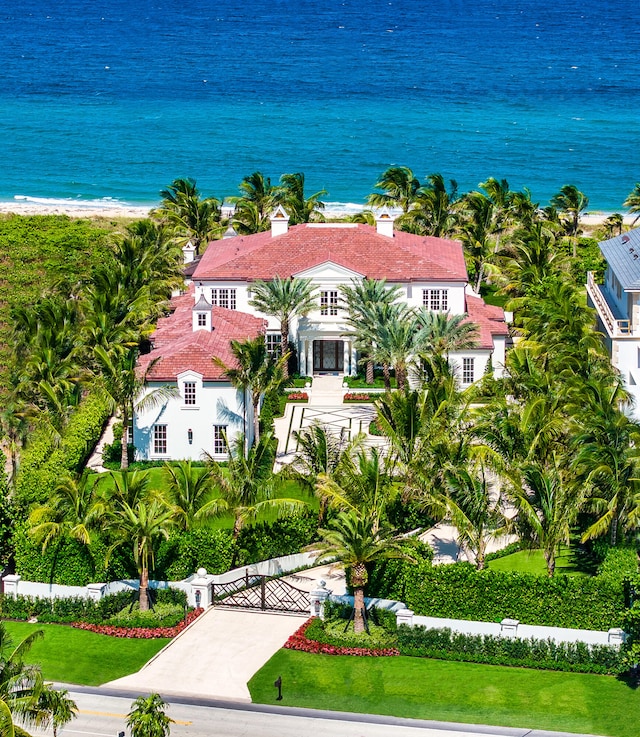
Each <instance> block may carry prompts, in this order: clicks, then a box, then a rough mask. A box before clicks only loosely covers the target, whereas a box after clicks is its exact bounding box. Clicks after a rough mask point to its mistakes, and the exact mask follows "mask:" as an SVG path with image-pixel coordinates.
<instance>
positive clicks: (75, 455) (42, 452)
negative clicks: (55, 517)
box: [14, 394, 110, 512]
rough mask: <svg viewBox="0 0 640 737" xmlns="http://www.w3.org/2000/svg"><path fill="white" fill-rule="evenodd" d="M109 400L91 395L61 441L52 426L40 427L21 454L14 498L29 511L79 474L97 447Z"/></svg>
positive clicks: (24, 509)
mask: <svg viewBox="0 0 640 737" xmlns="http://www.w3.org/2000/svg"><path fill="white" fill-rule="evenodd" d="M109 415H110V412H109V407H108V404H107V402H106V400H105V399H104V398H103V397H101V396H99V395H98V394H90V395H88V396H87V397H86V398H85V399H83V400H82V402H81V404H80V405H79V407H78V409H77V410H76V411H75V412H74V413H73V415H72V416H71V418H70V420H69V423H68V424H67V427H66V428H65V430H64V434H63V436H62V439H61V440H60V441H59V442H58V440H57V438H56V437H55V436H54V434H53V433H52V431H51V429H50V428H49V427H39V428H36V429H35V430H34V432H33V433H32V435H31V438H30V441H29V445H28V446H27V448H26V449H25V450H24V452H23V453H22V457H21V460H20V471H19V473H18V476H17V478H16V484H15V491H14V500H15V503H16V505H17V506H18V507H19V509H20V510H21V511H23V512H26V511H27V510H28V509H29V508H30V507H31V506H32V505H33V504H34V503H35V504H44V503H45V502H46V501H47V500H48V499H49V497H50V496H51V494H52V492H53V490H54V489H55V487H56V485H57V484H58V482H59V481H60V478H61V477H62V476H65V475H66V474H69V473H79V472H80V471H81V470H82V469H83V468H84V465H85V463H86V461H87V459H88V458H89V456H90V455H91V452H92V451H93V448H94V447H95V446H96V444H97V442H98V440H99V439H100V435H101V434H102V430H103V428H104V426H105V424H106V422H107V420H108V419H109Z"/></svg>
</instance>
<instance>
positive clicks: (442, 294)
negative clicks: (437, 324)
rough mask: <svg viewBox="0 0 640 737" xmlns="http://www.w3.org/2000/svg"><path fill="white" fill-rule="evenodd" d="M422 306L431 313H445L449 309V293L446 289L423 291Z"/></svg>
mask: <svg viewBox="0 0 640 737" xmlns="http://www.w3.org/2000/svg"><path fill="white" fill-rule="evenodd" d="M422 304H423V305H424V307H428V308H429V309H430V310H432V311H433V312H446V311H447V310H448V309H449V293H448V292H447V290H446V289H423V290H422Z"/></svg>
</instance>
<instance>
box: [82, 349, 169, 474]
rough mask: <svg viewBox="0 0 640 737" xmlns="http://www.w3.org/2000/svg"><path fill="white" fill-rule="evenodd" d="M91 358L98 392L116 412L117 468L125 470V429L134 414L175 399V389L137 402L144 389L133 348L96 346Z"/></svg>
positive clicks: (162, 390)
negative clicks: (119, 451) (119, 433)
mask: <svg viewBox="0 0 640 737" xmlns="http://www.w3.org/2000/svg"><path fill="white" fill-rule="evenodd" d="M94 356H95V358H96V361H97V364H98V368H99V372H100V373H99V378H100V388H101V389H102V390H103V391H104V394H105V396H106V399H107V401H108V402H109V403H110V405H111V408H112V411H114V412H115V411H119V413H120V418H121V420H122V428H123V432H122V454H121V461H120V468H122V469H126V468H128V467H129V449H128V440H129V438H128V434H129V433H128V429H129V422H130V421H131V420H132V419H133V413H134V410H138V411H144V410H145V409H151V408H153V407H158V406H162V405H163V404H165V403H166V402H167V401H168V400H169V399H171V398H173V397H176V396H178V388H177V387H176V386H161V387H158V388H157V389H153V390H151V391H148V392H147V393H145V394H144V395H143V396H142V397H141V398H140V399H138V397H139V396H140V394H141V393H142V392H143V390H144V387H145V377H144V376H140V374H139V373H138V371H137V370H136V364H137V358H138V351H137V349H136V348H124V349H122V348H121V347H120V346H115V347H112V349H111V350H107V349H105V348H104V347H103V346H101V345H98V346H95V348H94ZM150 368H151V366H150V367H149V369H150ZM149 369H147V371H148V370H149ZM136 400H137V401H136Z"/></svg>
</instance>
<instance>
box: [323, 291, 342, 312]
mask: <svg viewBox="0 0 640 737" xmlns="http://www.w3.org/2000/svg"><path fill="white" fill-rule="evenodd" d="M320 314H321V315H337V314H338V292H334V291H324V292H320Z"/></svg>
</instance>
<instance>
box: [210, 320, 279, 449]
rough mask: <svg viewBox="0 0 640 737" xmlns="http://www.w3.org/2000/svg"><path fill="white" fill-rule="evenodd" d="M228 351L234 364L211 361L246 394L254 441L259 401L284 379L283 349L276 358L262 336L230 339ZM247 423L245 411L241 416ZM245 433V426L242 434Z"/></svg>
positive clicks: (258, 414) (258, 420)
mask: <svg viewBox="0 0 640 737" xmlns="http://www.w3.org/2000/svg"><path fill="white" fill-rule="evenodd" d="M230 348H231V353H232V354H233V357H234V359H235V362H236V366H227V365H226V364H225V363H224V362H223V361H222V360H221V359H220V358H217V357H214V359H213V361H214V363H215V364H216V365H217V366H219V367H220V368H221V369H222V370H223V371H224V372H225V374H226V376H227V378H228V379H229V381H230V382H231V384H232V386H234V387H236V388H237V389H240V390H241V391H242V392H243V400H244V398H245V396H246V393H248V394H249V397H250V401H251V407H252V410H253V442H254V443H257V442H258V440H259V439H260V400H261V398H262V397H263V396H264V395H265V394H267V393H269V392H272V391H278V390H279V389H280V388H281V387H282V385H283V384H284V383H285V382H286V380H287V379H286V372H285V367H286V365H287V362H288V360H289V353H288V352H286V353H284V354H282V355H280V356H279V357H278V358H276V357H275V356H272V355H270V354H269V352H268V351H267V346H266V343H265V339H264V335H259V336H258V337H257V338H252V339H248V340H245V341H239V340H232V341H231V343H230ZM244 422H245V425H246V412H245V416H244ZM244 434H246V426H245V428H243V435H244Z"/></svg>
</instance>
